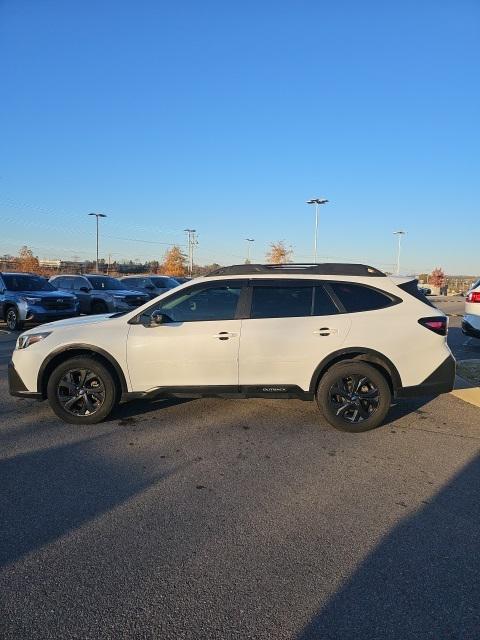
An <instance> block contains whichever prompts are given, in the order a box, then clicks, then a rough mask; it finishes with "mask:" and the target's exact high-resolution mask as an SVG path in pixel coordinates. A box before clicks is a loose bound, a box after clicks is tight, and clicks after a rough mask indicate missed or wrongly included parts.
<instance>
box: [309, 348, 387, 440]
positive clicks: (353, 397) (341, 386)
mask: <svg viewBox="0 0 480 640" xmlns="http://www.w3.org/2000/svg"><path fill="white" fill-rule="evenodd" d="M316 400H317V404H318V406H319V408H320V410H321V412H322V413H323V415H324V416H325V418H326V420H327V421H328V422H329V423H330V424H331V425H332V426H333V427H335V428H336V429H340V430H341V431H349V432H350V433H359V432H362V431H369V430H370V429H374V428H375V427H378V426H379V425H380V424H382V422H383V420H384V419H385V416H386V415H387V413H388V410H389V409H390V404H391V401H392V393H391V391H390V387H389V384H388V382H387V380H386V379H385V377H384V376H383V375H382V373H380V371H378V370H377V369H375V367H373V366H372V365H369V364H367V363H366V362H361V361H360V362H359V361H355V360H349V361H347V362H339V363H338V364H336V365H333V367H331V368H330V369H329V370H328V371H327V373H326V374H325V375H324V376H323V377H322V379H321V381H320V384H319V385H318V389H317V394H316Z"/></svg>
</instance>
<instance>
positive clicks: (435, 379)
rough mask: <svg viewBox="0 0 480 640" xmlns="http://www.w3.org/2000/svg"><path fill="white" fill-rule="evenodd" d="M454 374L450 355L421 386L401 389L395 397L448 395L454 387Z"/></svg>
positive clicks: (454, 366)
mask: <svg viewBox="0 0 480 640" xmlns="http://www.w3.org/2000/svg"><path fill="white" fill-rule="evenodd" d="M455 373H456V362H455V358H454V357H453V356H452V355H450V356H448V357H447V358H445V360H444V361H443V362H442V364H441V365H440V366H439V367H438V368H437V369H435V371H434V372H433V373H432V374H430V375H429V376H428V378H426V379H425V380H424V381H423V382H422V383H421V384H418V385H415V386H414V387H401V388H400V389H398V390H397V393H396V394H395V395H396V397H397V398H416V397H418V396H437V395H440V394H441V393H450V391H453V388H454V386H455Z"/></svg>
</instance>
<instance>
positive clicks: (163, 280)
mask: <svg viewBox="0 0 480 640" xmlns="http://www.w3.org/2000/svg"><path fill="white" fill-rule="evenodd" d="M120 282H122V283H123V284H124V285H125V286H126V287H129V288H130V289H135V290H137V291H142V292H143V293H146V294H147V295H148V297H149V298H150V299H152V298H156V297H157V296H159V295H160V294H162V293H165V291H170V289H174V288H175V287H178V285H179V284H180V283H179V282H177V280H175V278H170V277H169V276H157V275H156V274H152V275H146V276H125V277H123V278H120Z"/></svg>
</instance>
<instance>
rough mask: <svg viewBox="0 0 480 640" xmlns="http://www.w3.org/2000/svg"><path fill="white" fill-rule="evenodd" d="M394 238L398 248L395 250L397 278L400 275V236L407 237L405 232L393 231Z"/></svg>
mask: <svg viewBox="0 0 480 640" xmlns="http://www.w3.org/2000/svg"><path fill="white" fill-rule="evenodd" d="M393 235H394V236H397V238H398V248H397V276H398V275H400V254H401V251H402V236H405V235H407V232H406V231H394V232H393Z"/></svg>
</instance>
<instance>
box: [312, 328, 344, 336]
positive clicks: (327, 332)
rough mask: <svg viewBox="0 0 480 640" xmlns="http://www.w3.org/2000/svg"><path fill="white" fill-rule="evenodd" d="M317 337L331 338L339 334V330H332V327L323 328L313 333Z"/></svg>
mask: <svg viewBox="0 0 480 640" xmlns="http://www.w3.org/2000/svg"><path fill="white" fill-rule="evenodd" d="M313 333H314V334H315V335H316V336H331V335H334V334H336V333H338V329H330V327H321V328H320V329H316V330H315V331H314V332H313Z"/></svg>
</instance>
